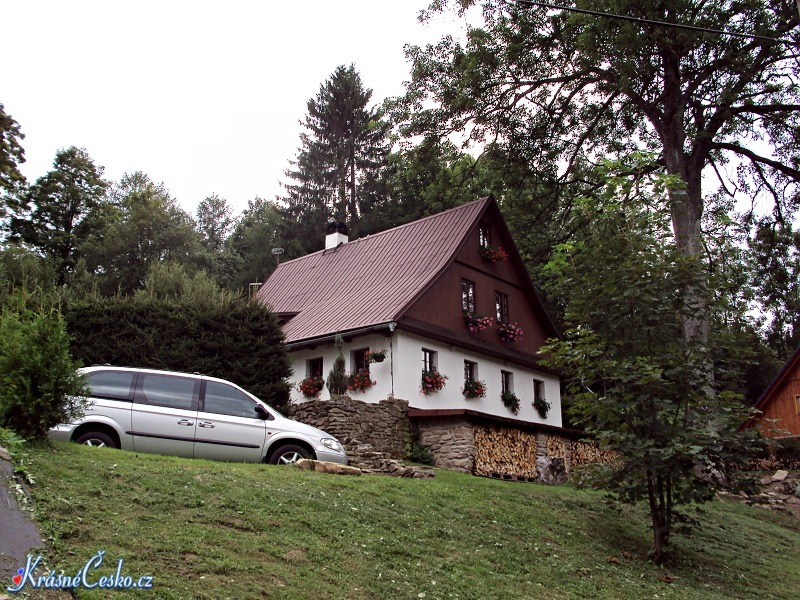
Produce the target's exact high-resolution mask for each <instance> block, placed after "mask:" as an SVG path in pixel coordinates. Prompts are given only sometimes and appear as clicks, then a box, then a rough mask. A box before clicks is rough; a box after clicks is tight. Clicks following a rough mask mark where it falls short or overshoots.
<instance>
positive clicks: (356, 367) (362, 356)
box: [350, 348, 369, 373]
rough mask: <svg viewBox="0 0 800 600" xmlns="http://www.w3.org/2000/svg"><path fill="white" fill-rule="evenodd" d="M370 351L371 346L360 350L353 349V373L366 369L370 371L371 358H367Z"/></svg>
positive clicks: (351, 362)
mask: <svg viewBox="0 0 800 600" xmlns="http://www.w3.org/2000/svg"><path fill="white" fill-rule="evenodd" d="M368 352H369V348H359V349H358V350H353V352H352V353H351V360H350V364H351V365H352V367H353V369H352V372H353V373H356V372H358V371H366V372H367V373H369V360H367V353H368Z"/></svg>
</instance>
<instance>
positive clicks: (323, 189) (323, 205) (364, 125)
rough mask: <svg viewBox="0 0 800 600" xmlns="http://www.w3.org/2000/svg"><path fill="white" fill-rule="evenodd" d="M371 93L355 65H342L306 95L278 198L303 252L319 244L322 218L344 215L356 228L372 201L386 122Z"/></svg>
mask: <svg viewBox="0 0 800 600" xmlns="http://www.w3.org/2000/svg"><path fill="white" fill-rule="evenodd" d="M371 97H372V90H371V89H368V88H365V87H364V85H363V83H362V82H361V77H360V76H359V74H358V72H357V71H356V69H355V66H354V65H350V66H349V67H345V66H344V65H341V66H339V67H337V68H336V70H335V71H334V72H333V74H332V75H331V77H330V78H329V79H328V80H327V81H326V82H325V83H323V84H322V85H321V86H320V89H319V92H318V93H317V95H316V97H314V98H311V99H310V100H309V101H308V104H307V107H308V114H307V115H306V118H305V121H303V122H301V124H302V125H303V127H304V132H303V133H302V134H301V135H300V140H301V147H300V148H299V150H298V154H297V158H296V159H295V160H294V161H292V162H291V168H290V169H287V170H286V172H285V175H286V177H287V178H288V180H289V182H288V183H286V184H285V188H286V191H287V193H288V196H287V197H286V198H283V201H284V202H285V203H286V205H287V207H288V210H287V217H288V218H289V219H290V220H292V221H295V222H296V224H297V227H298V230H297V238H298V240H300V241H301V243H302V244H303V246H304V250H305V251H306V252H307V251H310V250H316V249H318V248H319V247H320V246H321V244H322V233H321V232H322V231H323V227H324V224H325V222H326V221H328V220H329V219H331V218H333V219H336V220H338V221H344V222H347V223H348V225H350V226H351V228H355V229H356V230H357V229H358V221H359V220H360V219H361V217H362V216H363V214H364V212H365V210H367V211H368V210H369V207H370V206H371V205H372V204H374V200H375V199H374V197H372V194H373V188H374V185H375V182H376V181H377V180H378V179H379V177H378V174H379V172H380V169H381V167H382V166H383V165H384V164H385V161H386V155H387V153H388V149H389V144H388V141H387V134H388V130H389V125H388V124H387V123H386V122H385V121H384V120H383V119H382V117H381V114H380V112H379V111H378V110H377V109H375V108H370V107H369V106H368V104H369V101H370V99H371ZM306 234H307V235H306Z"/></svg>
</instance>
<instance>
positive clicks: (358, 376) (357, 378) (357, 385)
mask: <svg viewBox="0 0 800 600" xmlns="http://www.w3.org/2000/svg"><path fill="white" fill-rule="evenodd" d="M376 383H377V382H376V381H372V379H371V378H370V376H369V371H368V370H367V369H361V370H359V371H356V372H355V373H352V374H351V375H350V381H349V382H348V384H347V389H348V390H350V391H351V392H364V391H366V390H368V389H369V388H371V387H372V386H373V385H375V384H376Z"/></svg>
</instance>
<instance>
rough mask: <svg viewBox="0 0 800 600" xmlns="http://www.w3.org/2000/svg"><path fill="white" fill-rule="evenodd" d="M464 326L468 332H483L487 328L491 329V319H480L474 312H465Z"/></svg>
mask: <svg viewBox="0 0 800 600" xmlns="http://www.w3.org/2000/svg"><path fill="white" fill-rule="evenodd" d="M464 325H466V326H467V329H468V330H469V331H470V332H472V333H476V332H478V331H483V330H484V329H486V328H487V327H491V326H492V319H491V317H482V316H480V315H478V314H476V313H474V312H465V313H464Z"/></svg>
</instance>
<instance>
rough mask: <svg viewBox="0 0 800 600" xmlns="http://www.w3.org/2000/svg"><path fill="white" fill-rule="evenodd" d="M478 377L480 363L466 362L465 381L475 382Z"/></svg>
mask: <svg viewBox="0 0 800 600" xmlns="http://www.w3.org/2000/svg"><path fill="white" fill-rule="evenodd" d="M477 377H478V363H474V362H472V361H471V360H465V361H464V381H465V382H467V381H475V380H476V379H477Z"/></svg>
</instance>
